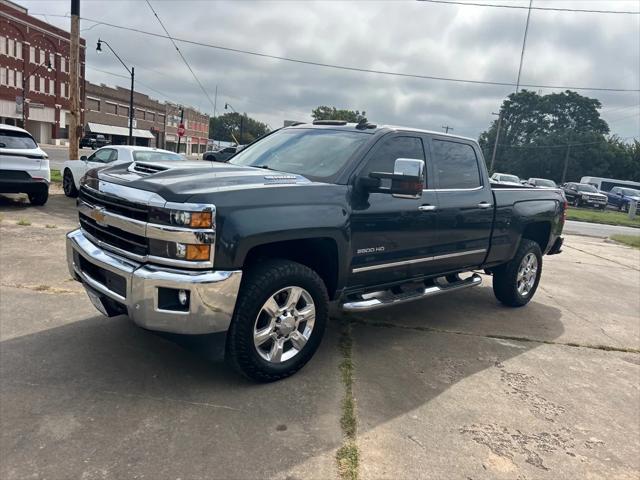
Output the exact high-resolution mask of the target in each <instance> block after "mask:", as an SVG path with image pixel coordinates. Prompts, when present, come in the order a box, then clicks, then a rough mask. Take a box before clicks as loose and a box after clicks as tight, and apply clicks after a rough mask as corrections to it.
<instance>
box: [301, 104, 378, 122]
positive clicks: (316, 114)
mask: <svg viewBox="0 0 640 480" xmlns="http://www.w3.org/2000/svg"><path fill="white" fill-rule="evenodd" d="M366 114H367V113H366V112H365V111H364V110H363V111H362V113H360V111H359V110H344V109H337V108H336V107H326V106H324V105H323V106H320V107H318V108H314V109H313V110H311V117H313V119H314V120H344V121H346V122H352V123H359V122H362V121H364V122H366V121H367V117H366Z"/></svg>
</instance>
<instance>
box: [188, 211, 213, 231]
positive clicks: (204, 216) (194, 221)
mask: <svg viewBox="0 0 640 480" xmlns="http://www.w3.org/2000/svg"><path fill="white" fill-rule="evenodd" d="M211 224H212V217H211V212H191V223H190V224H189V225H190V226H191V227H193V228H209V227H211Z"/></svg>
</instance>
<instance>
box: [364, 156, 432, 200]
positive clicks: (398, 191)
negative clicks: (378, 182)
mask: <svg viewBox="0 0 640 480" xmlns="http://www.w3.org/2000/svg"><path fill="white" fill-rule="evenodd" d="M369 177H371V178H375V179H385V178H386V179H390V180H391V187H390V188H389V189H384V190H382V189H380V191H385V192H388V193H391V194H392V195H393V196H394V197H398V198H420V196H421V195H422V190H423V189H424V161H423V160H419V159H415V158H398V159H396V162H395V164H394V166H393V173H385V172H371V173H370V174H369Z"/></svg>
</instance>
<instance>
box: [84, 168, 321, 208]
mask: <svg viewBox="0 0 640 480" xmlns="http://www.w3.org/2000/svg"><path fill="white" fill-rule="evenodd" d="M92 178H93V179H94V181H95V179H96V178H97V179H99V180H102V181H105V182H109V183H116V184H119V185H126V186H128V187H132V188H137V189H139V190H146V191H149V192H153V193H157V194H158V195H160V196H161V197H163V198H164V199H165V200H167V201H172V202H184V201H187V200H188V198H189V197H192V196H193V195H197V194H201V193H214V192H222V191H229V190H241V189H248V188H272V187H279V186H282V187H284V186H291V185H301V184H311V183H313V182H311V181H310V180H309V179H307V178H305V177H303V176H302V175H297V174H292V173H286V172H278V171H274V170H267V169H263V168H257V167H245V166H240V165H232V164H229V163H220V162H208V161H202V160H201V161H195V162H175V161H173V162H154V163H146V162H144V163H143V162H133V163H125V164H120V165H114V166H112V167H108V168H104V169H99V170H93V171H90V172H88V173H87V181H89V182H91V180H92Z"/></svg>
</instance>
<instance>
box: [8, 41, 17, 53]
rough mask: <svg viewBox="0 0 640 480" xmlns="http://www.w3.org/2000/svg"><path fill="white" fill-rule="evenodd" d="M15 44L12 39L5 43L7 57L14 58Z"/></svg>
mask: <svg viewBox="0 0 640 480" xmlns="http://www.w3.org/2000/svg"><path fill="white" fill-rule="evenodd" d="M15 43H16V42H15V40H14V39H13V38H10V39H9V41H8V42H7V55H8V56H10V57H15V56H16V50H15Z"/></svg>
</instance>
